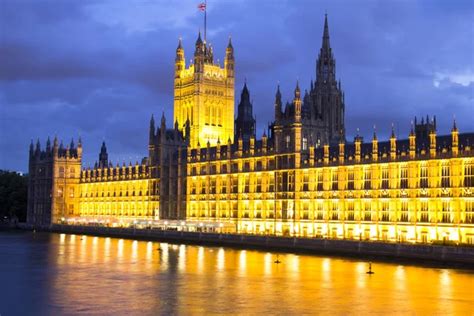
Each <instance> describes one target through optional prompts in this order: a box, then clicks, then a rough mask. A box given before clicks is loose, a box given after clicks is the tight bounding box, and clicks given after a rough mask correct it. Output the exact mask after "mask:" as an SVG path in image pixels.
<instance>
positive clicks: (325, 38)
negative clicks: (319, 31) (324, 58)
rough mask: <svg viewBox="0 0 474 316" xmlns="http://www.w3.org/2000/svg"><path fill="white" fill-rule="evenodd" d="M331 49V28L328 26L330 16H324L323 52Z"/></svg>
mask: <svg viewBox="0 0 474 316" xmlns="http://www.w3.org/2000/svg"><path fill="white" fill-rule="evenodd" d="M329 48H330V44H329V26H328V14H327V13H326V14H325V15H324V32H323V46H322V48H321V49H322V50H328V49H329Z"/></svg>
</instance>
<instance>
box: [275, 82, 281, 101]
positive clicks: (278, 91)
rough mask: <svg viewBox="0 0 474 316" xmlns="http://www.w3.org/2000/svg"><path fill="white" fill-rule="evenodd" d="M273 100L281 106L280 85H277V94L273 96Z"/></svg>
mask: <svg viewBox="0 0 474 316" xmlns="http://www.w3.org/2000/svg"><path fill="white" fill-rule="evenodd" d="M275 100H276V101H279V103H280V104H281V92H280V84H278V85H277V92H276V94H275Z"/></svg>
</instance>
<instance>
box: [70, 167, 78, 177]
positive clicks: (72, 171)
mask: <svg viewBox="0 0 474 316" xmlns="http://www.w3.org/2000/svg"><path fill="white" fill-rule="evenodd" d="M75 174H76V173H75V170H74V168H71V169H69V177H70V178H74V177H75Z"/></svg>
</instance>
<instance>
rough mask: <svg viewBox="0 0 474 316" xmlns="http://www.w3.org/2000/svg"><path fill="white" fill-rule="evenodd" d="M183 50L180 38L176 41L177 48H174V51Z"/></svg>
mask: <svg viewBox="0 0 474 316" xmlns="http://www.w3.org/2000/svg"><path fill="white" fill-rule="evenodd" d="M181 49H183V40H182V39H181V37H180V38H179V40H178V47H177V48H176V50H177V51H178V50H181Z"/></svg>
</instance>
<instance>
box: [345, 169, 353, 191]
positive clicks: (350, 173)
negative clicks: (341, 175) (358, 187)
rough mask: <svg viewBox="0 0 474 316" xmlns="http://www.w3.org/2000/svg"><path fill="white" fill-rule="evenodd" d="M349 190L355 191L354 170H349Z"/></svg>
mask: <svg viewBox="0 0 474 316" xmlns="http://www.w3.org/2000/svg"><path fill="white" fill-rule="evenodd" d="M347 189H348V190H354V170H352V169H351V170H349V173H348V174H347Z"/></svg>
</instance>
